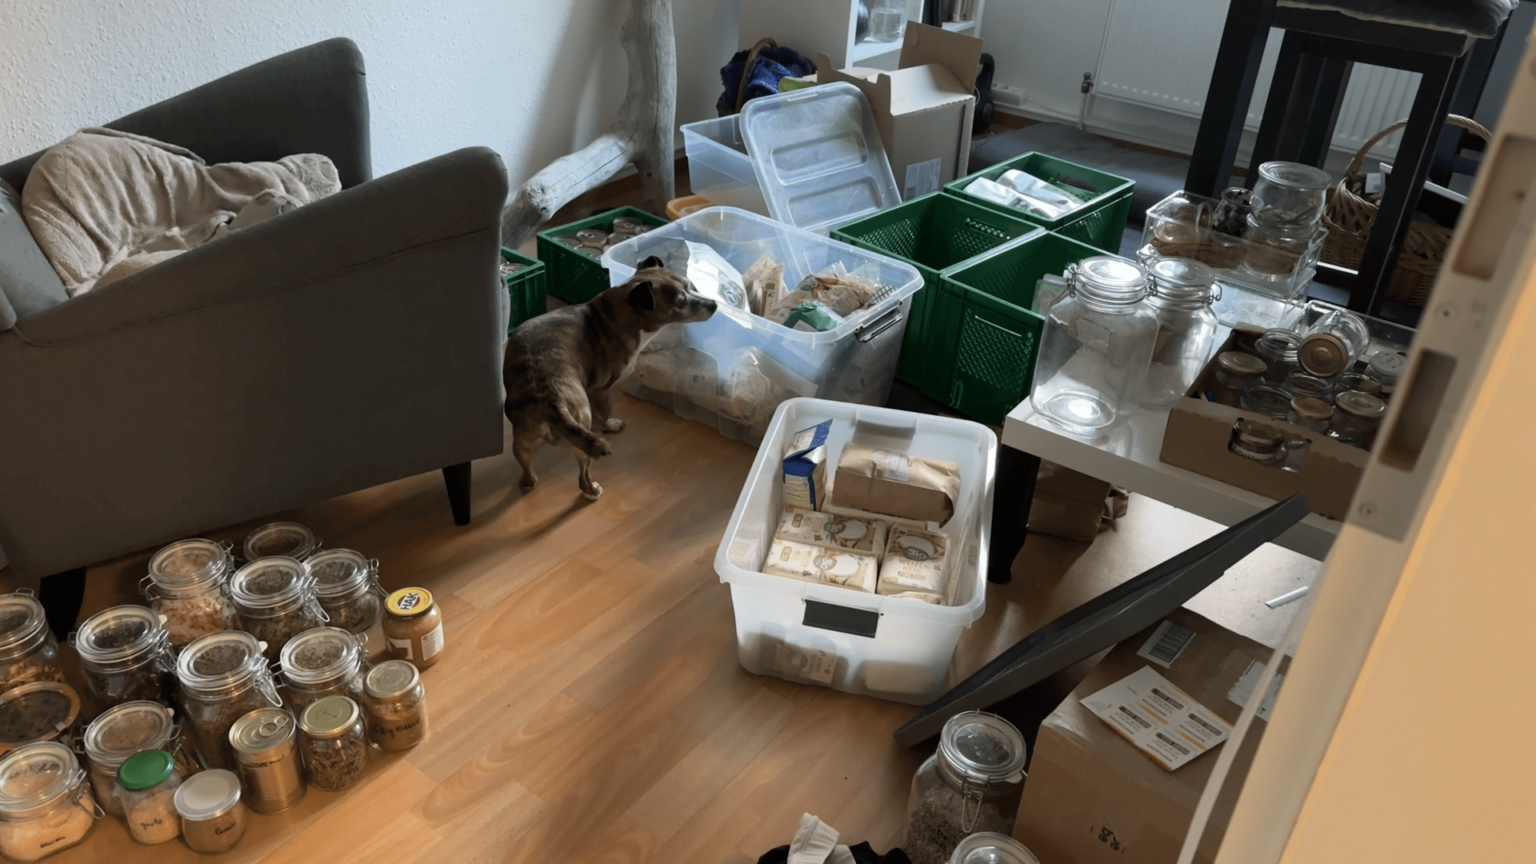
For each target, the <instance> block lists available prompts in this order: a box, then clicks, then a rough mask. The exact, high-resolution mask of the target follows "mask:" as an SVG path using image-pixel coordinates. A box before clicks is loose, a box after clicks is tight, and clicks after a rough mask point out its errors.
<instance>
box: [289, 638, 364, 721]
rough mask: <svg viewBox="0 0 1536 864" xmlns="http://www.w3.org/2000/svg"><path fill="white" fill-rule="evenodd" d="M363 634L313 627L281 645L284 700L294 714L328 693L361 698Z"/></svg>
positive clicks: (300, 712) (354, 698)
mask: <svg viewBox="0 0 1536 864" xmlns="http://www.w3.org/2000/svg"><path fill="white" fill-rule="evenodd" d="M366 640H367V636H366V634H365V635H363V636H357V635H354V634H352V633H348V632H347V631H345V630H342V629H339V628H336V627H316V628H315V629H313V630H305V631H304V632H303V633H300V634H299V635H297V636H295V637H293V638H292V639H289V640H288V644H287V645H284V646H283V652H282V658H281V663H282V674H283V686H284V687H285V688H286V689H287V691H288V698H287V699H286V700H285V701H286V702H287V704H288V707H289V708H291V709H293V712H294V713H295V714H299V715H302V714H303V713H304V709H305V708H308V707H309V706H310V705H311V704H312V703H314V702H318V701H320V700H321V699H324V698H325V697H327V696H346V697H349V698H351V699H353V700H361V699H362V698H363V676H364V675H365V674H366V673H367V671H368V662H367V656H366V655H365V654H364V652H363V645H364V643H365V642H366Z"/></svg>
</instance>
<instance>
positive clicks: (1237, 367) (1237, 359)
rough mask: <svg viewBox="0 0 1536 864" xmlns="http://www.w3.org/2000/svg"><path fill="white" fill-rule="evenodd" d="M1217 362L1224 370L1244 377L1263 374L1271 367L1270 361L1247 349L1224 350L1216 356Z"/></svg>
mask: <svg viewBox="0 0 1536 864" xmlns="http://www.w3.org/2000/svg"><path fill="white" fill-rule="evenodd" d="M1216 362H1217V364H1219V365H1220V366H1221V369H1222V371H1223V372H1226V373H1228V374H1231V375H1239V376H1242V377H1244V378H1251V377H1254V376H1256V375H1263V374H1264V373H1265V372H1266V371H1267V370H1268V369H1269V364H1268V363H1265V362H1264V361H1263V360H1260V359H1259V358H1257V357H1255V356H1253V355H1252V354H1249V353H1247V352H1246V351H1223V352H1221V354H1220V356H1218V357H1217V358H1216Z"/></svg>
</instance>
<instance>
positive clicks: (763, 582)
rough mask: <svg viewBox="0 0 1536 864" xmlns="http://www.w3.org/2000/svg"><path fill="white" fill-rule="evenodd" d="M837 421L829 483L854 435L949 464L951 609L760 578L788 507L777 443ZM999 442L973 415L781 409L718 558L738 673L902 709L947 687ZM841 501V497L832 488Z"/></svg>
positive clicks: (983, 540) (983, 564)
mask: <svg viewBox="0 0 1536 864" xmlns="http://www.w3.org/2000/svg"><path fill="white" fill-rule="evenodd" d="M828 419H831V420H832V421H834V422H833V424H832V429H831V434H830V436H829V438H828V440H827V451H828V452H827V465H828V479H829V480H831V479H832V475H833V472H834V471H835V467H836V465H837V459H838V457H839V456H840V455H841V453H842V449H843V445H845V444H847V443H848V442H849V441H850V440H857V441H859V442H860V443H864V444H869V445H871V446H874V447H881V448H884V449H889V450H905V451H909V452H910V453H912V454H913V455H919V456H925V457H928V458H934V459H944V460H948V461H951V462H954V463H955V464H956V465H957V466H959V468H960V477H961V489H960V496H959V500H957V501H956V502H955V514H954V516H953V517H951V518H950V520H949V521H948V522H947V523H946V524H945V525H944V526H943V527H942V528H941V529H938V530H939V531H940V533H942V534H944V535H945V536H947V537H948V538H949V539H950V542H951V549H952V550H954V551H955V564H954V567H955V571H954V573H953V575H952V577H951V578H953V579H954V580H955V583H954V595H953V601H952V604H951V605H948V606H934V605H929V604H927V603H924V602H922V601H920V600H913V599H909V598H906V597H891V596H881V595H877V594H864V593H861V592H856V591H851V590H849V589H847V588H842V587H839V586H835V585H824V584H818V583H813V582H802V581H799V580H795V579H786V578H782V577H779V576H770V575H768V574H766V573H763V572H762V565H763V556H764V555H766V554H767V552H768V548H769V546H770V545H771V544H772V542H773V532H774V529H775V528H776V527H777V526H778V522H779V514H781V513H783V512H784V492H783V485H784V484H783V482H782V476H781V467H782V460H783V458H784V447H785V443H786V442H787V440H788V439H789V438H790V437H791V436H793V435H794V434H795V433H796V432H798V431H800V430H802V429H806V428H809V427H811V426H814V425H816V424H817V423H820V422H822V421H824V420H828ZM996 456H997V436H996V435H994V434H993V433H992V431H991V430H990V429H988V428H987V427H985V426H983V425H981V424H980V423H974V422H971V421H969V420H955V419H950V418H946V417H933V416H929V415H926V414H914V413H911V412H907V411H896V410H893V409H889V408H875V407H870V406H865V405H849V404H846V403H841V402H828V401H824V400H821V399H791V400H789V401H788V402H785V403H784V404H782V405H780V406H779V409H778V411H777V413H775V414H774V417H773V423H772V425H771V426H770V427H769V429H768V434H767V435H766V436H765V437H764V438H763V443H762V445H761V446H760V447H759V448H758V451H757V458H756V459H755V460H754V461H753V463H752V471H751V473H750V474H748V475H747V480H746V483H745V485H743V486H742V489H741V497H740V498H738V499H737V501H736V509H735V511H734V512H733V513H732V514H731V521H730V523H729V524H728V526H727V527H726V531H725V536H724V537H723V538H722V539H721V541H720V548H719V549H718V550H717V551H716V553H715V572H716V573H718V574H719V575H720V581H721V582H725V583H726V584H728V585H730V586H731V606H732V608H733V609H734V610H735V615H736V647H737V653H738V656H739V658H740V660H741V665H742V668H744V669H746V670H747V671H748V672H752V673H754V674H758V675H771V676H774V677H776V678H783V679H786V680H789V681H797V682H800V683H806V684H819V685H822V686H825V687H831V688H832V689H834V690H841V691H844V692H847V693H862V694H866V695H869V696H874V697H877V698H880V699H888V700H890V701H893V702H903V703H906V704H909V705H926V704H928V703H929V702H932V701H933V700H934V699H935V698H937V697H938V696H939V695H940V694H941V693H943V691H944V675H945V672H946V671H947V670H948V668H949V661H950V658H951V656H952V655H953V654H954V652H955V644H956V643H957V642H959V640H960V633H961V631H963V630H965V629H966V628H967V627H969V626H971V623H972V622H974V621H975V620H976V619H978V618H980V617H981V615H982V612H983V611H984V610H985V609H986V579H987V576H986V574H987V544H988V541H989V537H990V531H991V522H992V490H993V480H994V477H995V473H996ZM832 497H833V503H834V504H835V503H836V497H837V490H836V486H835V485H834V487H833V491H832Z"/></svg>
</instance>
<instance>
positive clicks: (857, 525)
mask: <svg viewBox="0 0 1536 864" xmlns="http://www.w3.org/2000/svg"><path fill="white" fill-rule="evenodd" d="M889 530H890V526H889V525H888V524H887V523H885V522H881V521H880V520H877V519H856V518H853V517H849V516H838V515H835V514H832V513H817V512H816V511H814V510H802V509H800V508H798V507H785V508H784V515H783V516H781V517H779V527H778V530H776V531H774V532H773V536H774V539H776V540H793V541H795V542H796V543H804V544H806V545H808V546H820V547H822V548H824V549H847V550H849V551H851V552H859V553H862V554H864V555H873V556H875V559H876V560H877V561H878V560H879V559H880V557H881V556H882V555H883V554H884V553H885V535H886V534H887V533H888V532H889Z"/></svg>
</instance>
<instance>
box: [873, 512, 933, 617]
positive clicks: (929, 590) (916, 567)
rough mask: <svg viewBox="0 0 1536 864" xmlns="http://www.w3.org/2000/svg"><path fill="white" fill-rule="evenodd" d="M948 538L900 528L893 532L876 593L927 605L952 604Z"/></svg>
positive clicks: (887, 545)
mask: <svg viewBox="0 0 1536 864" xmlns="http://www.w3.org/2000/svg"><path fill="white" fill-rule="evenodd" d="M949 573H950V554H949V538H948V537H945V536H944V535H943V534H935V533H934V532H932V531H921V530H918V529H916V528H907V527H905V526H902V525H897V526H896V527H894V528H892V529H891V539H890V542H888V543H887V544H886V547H885V560H884V561H883V562H881V564H880V584H879V586H878V587H877V588H876V589H875V590H876V591H877V593H880V594H886V595H896V596H901V597H911V598H913V599H917V600H922V601H923V602H924V603H932V604H935V605H945V604H947V603H948V602H949V590H948V589H949Z"/></svg>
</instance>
